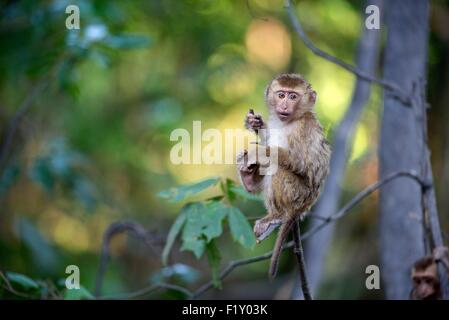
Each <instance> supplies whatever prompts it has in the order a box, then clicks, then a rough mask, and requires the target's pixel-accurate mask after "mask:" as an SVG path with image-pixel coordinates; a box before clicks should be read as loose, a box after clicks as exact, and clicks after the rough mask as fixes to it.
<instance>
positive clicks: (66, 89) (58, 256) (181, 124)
mask: <svg viewBox="0 0 449 320" xmlns="http://www.w3.org/2000/svg"><path fill="white" fill-rule="evenodd" d="M69 4H76V5H78V6H79V8H80V17H81V28H80V30H67V29H66V27H65V19H66V17H67V14H65V8H66V6H67V5H69ZM363 4H364V2H362V1H344V0H332V1H331V0H320V1H312V0H304V1H299V3H298V4H297V5H296V8H297V14H298V17H299V18H300V20H301V22H302V24H303V25H304V27H305V29H306V31H307V32H308V34H309V36H310V38H311V39H312V40H313V42H314V43H315V44H316V45H317V46H318V47H319V48H321V49H323V50H325V51H327V52H329V53H331V54H333V55H335V56H337V57H339V58H341V59H342V60H344V61H346V62H349V63H353V58H354V55H355V50H356V45H357V41H358V38H359V36H360V31H361V26H362V24H363V23H364V14H363V13H364V8H363ZM430 32H431V36H430V43H429V61H428V72H429V78H428V81H429V82H428V99H429V102H430V104H431V106H432V109H431V112H430V114H429V141H430V148H431V151H432V162H433V170H434V175H435V182H436V190H437V201H438V208H439V212H440V216H441V219H442V226H443V230H445V231H446V232H448V231H449V229H448V223H449V221H448V220H449V215H448V212H449V198H448V197H447V195H446V193H447V189H446V186H447V185H448V182H449V129H448V126H447V121H448V120H449V108H447V106H448V104H449V95H448V92H449V61H448V57H449V50H448V49H449V46H448V45H449V2H448V1H433V3H432V10H431V30H430ZM380 59H382V54H381V57H380ZM285 71H294V72H299V73H301V74H303V75H304V76H305V78H306V79H308V81H309V82H310V83H311V84H312V86H313V87H314V89H315V90H316V91H317V92H318V101H317V105H316V112H317V114H318V117H319V119H320V120H321V122H322V124H323V127H324V128H325V130H326V132H327V136H328V138H329V140H330V141H332V130H333V128H334V127H335V126H336V125H337V124H338V122H339V120H341V118H342V116H343V115H344V112H345V110H346V108H347V106H348V104H349V102H350V99H351V94H352V90H353V87H354V83H355V80H356V79H355V77H354V76H353V75H352V74H350V73H348V72H346V71H344V70H343V69H341V68H340V67H338V66H336V65H334V64H332V63H329V62H327V61H325V60H323V59H321V58H319V57H316V56H314V55H313V54H312V53H311V52H310V51H309V50H308V49H307V48H306V47H305V46H304V45H303V44H302V42H301V41H300V40H299V39H298V38H297V37H296V35H295V34H294V32H292V29H291V26H290V23H289V21H288V20H287V18H286V14H285V10H284V7H283V1H282V0H251V1H248V2H247V1H229V0H216V1H207V0H198V1H194V0H184V1H175V0H167V1H140V0H133V1H118V0H113V1H80V0H77V1H63V0H53V1H42V0H40V1H3V2H2V3H1V4H0V138H1V140H0V141H1V146H2V147H1V148H2V149H1V152H2V154H1V161H2V162H1V163H0V166H1V167H0V170H1V171H0V269H1V270H2V272H14V273H17V274H20V275H24V276H26V277H28V278H29V279H28V280H31V281H35V282H36V283H38V284H39V285H41V284H42V283H44V284H46V286H47V287H46V288H47V289H48V288H52V290H53V291H55V292H56V293H55V294H53V296H59V293H60V294H61V295H62V296H64V293H62V291H61V292H59V293H58V290H63V289H61V288H60V282H61V279H64V278H65V277H66V274H65V268H66V266H67V265H71V264H74V265H77V266H79V268H80V271H81V284H82V286H83V287H84V288H85V290H87V291H89V292H93V291H94V287H95V281H96V277H97V272H98V268H99V264H100V252H101V244H102V237H103V234H104V232H105V231H106V229H107V228H108V226H109V225H110V224H111V223H114V222H117V221H134V222H136V223H139V224H140V225H141V226H143V227H144V228H145V229H147V230H148V237H149V238H150V239H151V246H150V247H149V246H146V245H145V243H143V242H142V241H140V240H139V239H137V238H136V237H133V236H132V235H130V234H127V233H119V234H117V235H115V236H114V237H113V238H112V239H111V248H110V263H109V265H108V268H107V271H106V273H105V278H104V282H103V290H102V292H103V294H105V295H114V294H122V293H127V292H133V291H135V290H138V289H140V288H142V287H146V286H149V285H151V284H153V283H156V282H157V281H158V279H159V280H160V279H161V278H163V279H164V281H166V282H170V283H174V284H179V285H182V286H185V287H187V288H190V289H192V290H194V289H195V288H197V287H199V286H200V285H201V284H203V283H204V282H206V281H208V280H210V279H211V270H210V267H209V264H208V261H207V258H206V257H205V256H202V257H201V258H200V259H197V258H196V257H195V256H194V255H193V254H192V252H190V251H180V243H179V241H178V240H177V241H176V242H175V245H174V248H173V250H172V254H171V256H170V263H169V266H163V265H162V263H161V253H162V249H163V247H164V244H165V241H166V237H167V234H168V231H169V229H170V227H171V225H172V224H173V222H174V221H175V219H176V217H177V216H178V214H179V212H180V210H181V208H182V206H183V205H184V204H185V203H186V202H187V201H189V200H190V201H191V199H189V200H184V201H181V202H178V203H174V204H173V203H170V201H167V199H164V198H161V197H159V196H158V195H157V194H158V193H159V192H160V191H162V190H165V189H168V188H171V187H174V186H178V185H180V184H185V183H193V182H197V181H200V180H202V179H206V178H211V177H217V176H218V177H221V178H222V179H225V178H230V179H233V180H236V178H237V177H236V173H235V167H234V166H233V165H173V164H172V163H171V162H170V149H171V147H172V146H173V145H174V144H175V143H174V142H173V141H170V133H171V132H172V131H173V130H174V129H176V128H185V129H187V130H189V131H191V130H192V121H194V120H200V121H202V128H203V130H205V129H208V128H217V129H219V130H221V131H222V132H224V130H225V129H242V128H243V117H244V115H245V114H246V112H247V110H248V108H250V107H252V108H254V109H255V110H256V112H260V113H262V114H263V115H266V114H267V112H266V109H265V107H264V101H263V92H264V88H265V86H266V84H267V83H268V82H269V81H270V79H271V78H272V77H273V76H274V75H276V74H278V73H281V72H285ZM381 110H382V91H381V89H380V88H379V87H377V86H373V89H372V93H371V96H370V99H369V102H368V105H367V106H366V107H365V110H364V112H363V115H362V118H361V121H360V123H359V124H358V126H357V130H356V131H355V136H354V140H353V141H354V142H353V145H352V151H351V156H350V159H349V163H348V168H347V173H346V176H345V179H344V183H343V184H342V185H341V187H342V188H343V189H344V195H343V199H342V203H344V201H345V200H348V199H350V198H351V196H353V195H354V194H355V193H356V192H358V191H360V190H361V189H362V188H363V187H364V186H366V185H368V184H370V183H373V182H375V181H376V180H377V166H378V163H377V149H378V136H379V118H380V112H381ZM18 111H19V112H18ZM21 111H23V112H21ZM11 131H13V132H14V133H13V134H12V135H11V137H10V134H11ZM392 138H393V139H394V137H392ZM8 141H9V142H8ZM223 148H224V149H223V150H224V152H234V150H232V144H230V143H228V144H225V145H224V147H223ZM218 194H221V191H220V187H219V186H218V185H217V186H215V187H212V188H209V189H207V190H205V191H204V192H202V193H200V194H198V195H196V196H195V197H194V198H193V199H196V198H199V199H204V198H207V197H213V196H214V195H218ZM377 197H378V194H377V193H375V194H374V195H372V196H370V197H369V198H368V199H366V200H364V201H363V202H362V203H361V204H360V205H359V206H358V207H357V208H355V209H354V210H353V211H352V212H351V213H350V214H349V215H348V216H347V217H345V218H344V219H342V220H341V221H339V222H338V223H337V232H336V235H335V237H334V240H333V242H332V245H331V248H330V250H329V255H328V258H327V260H326V264H325V270H324V274H323V280H322V285H321V287H320V290H319V291H318V292H317V293H316V296H317V297H319V298H339V299H349V298H351V299H358V298H381V297H382V296H383V292H382V290H380V291H376V290H374V291H368V290H366V288H365V277H366V275H365V267H366V266H367V265H368V264H378V249H377V246H378V244H377V232H378V230H377V228H376V226H377ZM236 206H238V207H239V208H240V209H241V211H242V212H243V213H244V214H245V215H246V216H247V217H248V218H249V220H250V221H252V220H251V219H252V217H257V216H262V215H264V209H263V206H262V204H261V202H258V201H251V200H247V201H245V200H244V199H241V200H238V201H237V202H236ZM273 238H274V237H270V239H268V240H266V241H264V242H263V243H262V244H260V245H257V246H255V247H253V248H252V249H248V248H245V247H242V246H240V245H239V244H238V243H236V242H235V241H233V239H232V237H231V235H230V234H229V229H228V228H223V234H222V235H221V236H220V237H219V238H218V239H217V247H218V249H219V251H220V254H221V266H224V265H226V263H227V262H228V261H231V260H234V259H240V258H246V257H252V256H256V255H259V254H262V253H265V252H266V251H268V250H270V248H271V247H272V245H273V243H274V239H273ZM173 265H174V266H175V267H173ZM294 266H295V260H294V256H293V255H292V254H291V253H288V254H287V253H286V254H284V255H283V256H282V261H281V269H280V274H279V276H278V278H277V280H276V281H275V282H273V283H272V284H268V280H267V276H266V273H267V267H268V262H267V261H263V262H258V263H255V264H251V265H248V266H244V267H241V268H238V269H236V270H235V271H234V272H233V273H232V274H231V275H230V276H229V277H227V278H226V279H225V280H224V282H223V283H222V289H221V290H216V289H213V290H211V291H209V292H207V293H206V294H205V295H204V297H208V298H214V299H215V298H217V299H218V298H235V299H239V298H251V299H257V298H288V297H289V295H290V291H291V289H292V286H293V281H294V269H295V268H294ZM22 280H23V279H22ZM0 281H1V280H0ZM44 284H42V285H43V286H45V285H44ZM21 285H22V286H25V287H26V283H25V284H24V283H23V281H22V282H20V281H18V287H16V289H17V291H19V292H20V291H21V290H22V291H24V290H25V289H26V288H24V287H20V286H21ZM31 286H32V284H31ZM58 286H59V287H58ZM47 291H51V290H50V289H48V290H47ZM47 291H45V292H42V291H39V292H38V293H37V292H33V293H32V294H31V295H33V296H34V297H44V298H51V297H52V295H51V294H50V293H48V292H47ZM27 294H30V293H27ZM0 297H5V298H21V297H20V295H14V294H13V293H11V292H10V291H8V290H5V289H0ZM66 297H67V296H66ZM140 298H182V294H180V293H179V292H178V291H176V290H155V291H151V292H149V293H147V294H144V295H143V296H140Z"/></svg>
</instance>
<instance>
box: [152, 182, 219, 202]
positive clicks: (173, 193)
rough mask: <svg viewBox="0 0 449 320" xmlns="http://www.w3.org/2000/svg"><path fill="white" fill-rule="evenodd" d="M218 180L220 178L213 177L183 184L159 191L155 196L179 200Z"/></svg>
mask: <svg viewBox="0 0 449 320" xmlns="http://www.w3.org/2000/svg"><path fill="white" fill-rule="evenodd" d="M218 181H220V178H219V177H214V178H210V179H206V180H202V181H200V182H196V183H191V184H185V185H181V186H179V187H175V188H171V189H169V190H164V191H161V192H159V193H158V194H157V196H158V197H161V198H165V199H170V202H179V201H182V200H184V199H185V198H187V197H190V196H192V195H194V194H197V193H200V192H201V191H203V190H205V189H207V188H209V187H211V186H213V185H216V184H217V183H218Z"/></svg>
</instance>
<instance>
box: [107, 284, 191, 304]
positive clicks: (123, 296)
mask: <svg viewBox="0 0 449 320" xmlns="http://www.w3.org/2000/svg"><path fill="white" fill-rule="evenodd" d="M158 289H167V290H174V291H178V292H181V293H183V294H185V295H186V296H187V298H191V297H192V292H190V291H189V290H187V289H186V288H184V287H181V286H177V285H174V284H169V283H163V282H161V283H156V284H153V285H151V286H148V287H145V288H142V289H139V290H137V291H134V292H129V293H121V294H117V295H109V296H102V297H99V299H113V300H114V299H117V300H127V299H133V298H138V297H141V296H143V295H146V294H149V293H151V292H154V291H156V290H158Z"/></svg>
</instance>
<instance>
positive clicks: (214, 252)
mask: <svg viewBox="0 0 449 320" xmlns="http://www.w3.org/2000/svg"><path fill="white" fill-rule="evenodd" d="M206 252H207V261H208V262H209V265H210V267H211V270H212V283H213V285H214V287H215V288H218V289H221V281H220V261H221V256H220V252H219V250H218V247H217V245H216V244H215V241H214V240H212V241H210V242H209V243H208V244H207V245H206Z"/></svg>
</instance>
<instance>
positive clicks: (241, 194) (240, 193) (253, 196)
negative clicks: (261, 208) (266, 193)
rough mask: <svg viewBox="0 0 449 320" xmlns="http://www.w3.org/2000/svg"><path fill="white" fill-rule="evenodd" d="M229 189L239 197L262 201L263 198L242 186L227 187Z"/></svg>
mask: <svg viewBox="0 0 449 320" xmlns="http://www.w3.org/2000/svg"><path fill="white" fill-rule="evenodd" d="M229 191H230V192H232V193H234V194H236V195H238V196H239V197H241V198H243V199H245V200H253V201H263V199H262V197H261V196H260V195H256V194H252V193H249V192H247V191H246V190H245V189H243V187H238V186H231V187H230V188H229Z"/></svg>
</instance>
